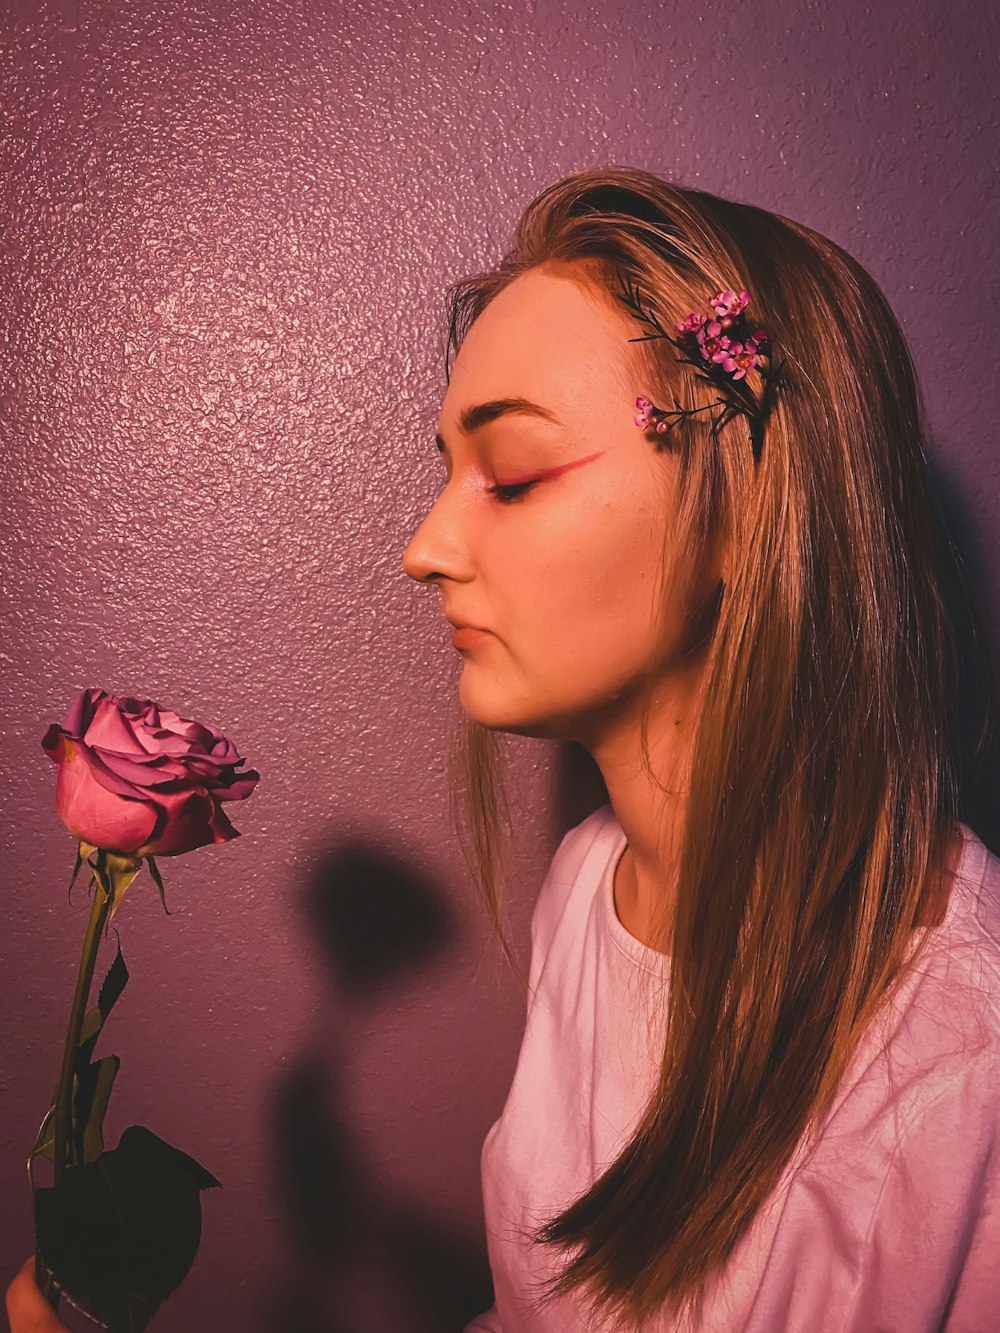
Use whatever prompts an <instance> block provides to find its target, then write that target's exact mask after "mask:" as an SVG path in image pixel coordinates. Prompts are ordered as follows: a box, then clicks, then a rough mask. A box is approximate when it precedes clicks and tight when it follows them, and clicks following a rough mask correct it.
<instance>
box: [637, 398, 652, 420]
mask: <svg viewBox="0 0 1000 1333" xmlns="http://www.w3.org/2000/svg"><path fill="white" fill-rule="evenodd" d="M635 406H636V409H637V410H636V414H635V424H636V425H637V426H649V425H651V424H652V421H653V411H654V408H653V404H652V403H651V402H650V401H649V399H648V398H643V396H642V394H640V395H639V397H638V398H637V399H636V400H635Z"/></svg>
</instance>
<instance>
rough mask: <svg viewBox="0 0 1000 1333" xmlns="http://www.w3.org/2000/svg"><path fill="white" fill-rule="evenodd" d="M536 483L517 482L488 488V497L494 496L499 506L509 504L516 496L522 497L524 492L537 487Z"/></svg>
mask: <svg viewBox="0 0 1000 1333" xmlns="http://www.w3.org/2000/svg"><path fill="white" fill-rule="evenodd" d="M537 485H538V482H537V480H536V481H519V482H516V483H513V484H511V485H510V486H488V487H487V490H488V491H489V493H490V495H495V496H496V498H497V499H498V500H499V501H500V503H501V504H511V503H512V502H513V501H514V500H516V499H517V498H518V496H520V495H523V494H524V493H525V491H530V490H531V488H532V486H537Z"/></svg>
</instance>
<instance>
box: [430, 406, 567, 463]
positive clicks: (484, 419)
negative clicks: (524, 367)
mask: <svg viewBox="0 0 1000 1333" xmlns="http://www.w3.org/2000/svg"><path fill="white" fill-rule="evenodd" d="M515 414H516V415H519V416H525V417H537V418H539V420H541V421H550V422H552V424H553V425H555V426H561V425H562V422H561V421H560V420H559V418H558V417H557V416H555V414H554V413H552V412H550V411H549V409H548V408H547V407H542V406H540V405H539V404H538V403H533V402H531V401H530V400H529V399H527V398H491V399H490V401H489V402H487V403H476V404H474V405H473V406H472V407H466V408H463V409H462V411H461V413H460V414H459V418H458V424H459V428H460V429H461V431H462V433H463V434H464V435H471V434H472V433H473V432H474V431H477V430H479V429H480V428H481V427H483V426H486V425H489V423H490V422H491V421H496V420H497V419H498V418H499V417H505V416H512V415H515ZM434 440H435V443H436V444H437V447H438V449H439V450H440V451H441V453H443V454H446V453H447V452H448V446H447V445H446V444H445V442H444V439H443V438H442V436H441V434H440V432H439V433H438V434H437V435H435V436H434Z"/></svg>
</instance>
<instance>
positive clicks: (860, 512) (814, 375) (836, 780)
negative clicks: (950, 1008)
mask: <svg viewBox="0 0 1000 1333" xmlns="http://www.w3.org/2000/svg"><path fill="white" fill-rule="evenodd" d="M566 265H569V266H572V267H571V269H570V270H568V271H571V272H572V273H574V274H576V275H578V277H579V279H580V280H581V281H582V282H586V283H589V284H597V286H598V287H599V288H601V289H602V290H603V292H604V293H605V294H606V296H607V297H608V298H609V299H611V300H614V299H615V298H616V293H617V292H619V291H620V290H621V281H622V278H623V276H624V277H627V278H628V279H629V281H631V282H632V283H633V284H634V285H635V286H636V287H637V288H638V289H639V291H640V292H641V293H642V295H643V298H644V303H645V304H646V305H650V304H651V305H653V306H654V307H655V309H656V310H657V312H658V314H659V316H660V318H661V321H662V323H663V324H664V326H665V327H672V323H673V320H674V319H679V318H683V317H684V315H685V314H686V313H687V312H688V311H690V310H701V309H704V308H705V307H706V302H707V299H708V296H709V295H710V294H711V293H712V292H714V291H716V290H718V289H733V290H739V289H740V288H741V287H743V286H746V287H747V288H749V290H750V293H751V298H750V299H751V308H752V310H753V319H754V321H759V322H760V324H762V325H763V326H764V327H765V328H766V329H767V330H768V331H769V333H770V335H771V337H772V340H773V344H774V347H775V353H776V356H777V357H779V358H782V357H783V358H785V364H786V369H785V372H784V375H783V379H784V381H785V387H784V388H783V389H781V390H780V391H779V392H778V394H777V398H776V401H775V405H774V407H773V410H772V412H771V415H770V417H769V419H768V422H767V426H766V429H765V432H764V445H763V452H762V455H761V458H760V461H759V463H757V464H755V462H754V459H753V456H752V452H751V449H750V445H749V442H748V439H747V430H746V423H745V421H744V420H743V419H742V418H740V417H737V418H736V419H735V420H733V421H731V422H730V423H728V424H727V425H726V426H724V427H723V428H722V429H721V430H720V431H719V433H718V436H717V438H715V439H713V440H710V438H709V432H708V428H707V426H706V425H705V423H704V419H701V420H699V418H688V419H685V420H684V421H683V422H681V423H679V425H678V427H677V428H676V429H674V430H672V431H671V432H670V433H669V435H668V436H661V437H658V438H659V439H661V440H667V441H669V443H668V444H667V445H666V446H665V447H670V448H673V449H675V450H676V452H677V457H678V460H679V472H678V479H679V491H678V496H677V509H676V513H675V514H674V516H673V519H672V523H673V528H672V533H671V537H672V541H674V542H677V541H679V542H681V543H683V544H685V545H686V546H687V547H688V548H690V547H691V546H692V544H693V545H694V546H695V547H697V549H699V550H702V551H707V549H708V546H709V544H710V543H711V542H712V541H713V540H716V539H717V537H718V534H719V532H720V531H722V530H724V531H725V533H726V537H727V548H728V552H729V560H728V564H727V569H726V578H725V581H724V585H720V588H719V590H718V593H719V595H718V597H717V599H716V600H715V602H714V603H713V604H712V605H711V606H710V607H709V608H708V614H707V618H706V626H707V628H706V629H705V634H706V636H708V637H709V639H710V655H709V658H708V663H707V668H706V676H705V687H704V694H703V701H702V705H701V708H700V711H699V715H698V721H697V728H696V733H695V738H694V752H695V753H696V754H697V764H695V765H693V768H692V772H691V785H690V789H689V792H688V794H687V803H686V813H685V819H684V824H683V831H682V840H681V845H680V860H679V883H678V895H677V902H676V912H675V916H674V920H673V922H672V928H671V930H670V932H669V934H667V932H666V930H665V927H664V926H663V925H662V923H661V930H660V933H659V936H658V938H659V939H660V940H661V941H662V947H663V951H664V952H668V953H669V954H670V955H671V969H670V979H669V994H668V995H667V996H665V1000H664V1002H665V1003H666V1004H667V1006H668V1013H669V1023H668V1026H667V1035H666V1039H665V1047H664V1050H663V1059H662V1065H661V1068H660V1073H659V1079H658V1084H657V1087H656V1089H655V1091H654V1093H653V1095H652V1097H651V1099H650V1100H649V1103H648V1106H647V1108H646V1110H645V1113H644V1115H643V1116H642V1118H641V1120H640V1121H639V1123H638V1126H637V1128H636V1129H635V1132H634V1134H633V1135H632V1137H631V1140H630V1141H629V1143H628V1144H627V1145H626V1147H625V1148H624V1149H623V1151H622V1152H621V1153H620V1155H619V1156H618V1157H617V1159H616V1160H615V1161H614V1162H612V1163H611V1165H610V1166H608V1167H607V1168H606V1169H605V1170H604V1171H603V1173H602V1174H601V1175H600V1177H599V1178H598V1179H597V1180H596V1181H595V1182H594V1183H593V1184H592V1185H591V1186H589V1188H587V1189H586V1190H585V1191H584V1192H583V1193H582V1194H581V1195H580V1197H579V1198H577V1199H576V1200H575V1201H574V1202H572V1203H571V1204H570V1205H569V1206H568V1207H566V1208H565V1209H563V1210H562V1211H561V1212H560V1213H559V1214H558V1215H557V1216H555V1217H553V1218H550V1219H549V1220H548V1221H547V1222H546V1223H545V1224H544V1225H543V1226H540V1227H538V1228H537V1229H535V1230H534V1231H533V1232H532V1233H531V1239H532V1240H533V1241H534V1242H535V1243H537V1244H539V1245H542V1244H544V1245H550V1246H554V1247H557V1248H558V1249H561V1250H567V1251H568V1250H570V1249H577V1250H578V1251H579V1252H578V1253H577V1254H576V1256H575V1257H574V1258H573V1259H572V1261H571V1262H569V1263H568V1264H567V1265H566V1266H565V1267H564V1268H563V1270H562V1271H561V1273H559V1274H557V1275H556V1277H555V1278H554V1279H549V1280H548V1281H547V1282H546V1283H544V1284H543V1287H544V1291H543V1294H542V1295H541V1297H540V1303H541V1304H545V1303H547V1302H548V1301H550V1300H552V1299H554V1298H555V1297H556V1296H559V1295H563V1294H567V1293H569V1292H570V1291H572V1290H574V1289H576V1288H581V1289H586V1292H587V1294H588V1295H589V1298H590V1299H591V1301H592V1302H593V1304H594V1306H595V1307H599V1308H600V1309H601V1310H602V1311H604V1312H605V1313H608V1314H610V1315H611V1316H612V1317H613V1318H614V1319H615V1320H616V1327H620V1328H631V1327H633V1326H635V1327H641V1326H642V1324H643V1321H644V1320H647V1319H648V1318H649V1317H650V1316H652V1315H653V1314H654V1313H655V1312H657V1311H659V1310H661V1309H662V1308H665V1307H669V1308H671V1309H673V1310H675V1311H677V1312H680V1311H682V1310H683V1309H685V1308H687V1309H690V1310H695V1309H696V1308H697V1306H698V1303H699V1300H700V1297H701V1294H702V1291H703V1286H704V1283H705V1280H706V1278H707V1277H708V1275H709V1274H710V1273H711V1272H712V1270H713V1269H714V1268H715V1267H716V1266H717V1265H719V1264H721V1263H722V1262H723V1261H724V1260H725V1259H726V1258H727V1256H728V1255H729V1254H730V1253H731V1252H732V1250H733V1249H734V1247H735V1245H736V1244H737V1242H738V1241H739V1239H740V1237H741V1236H742V1235H743V1234H744V1232H745V1231H746V1229H747V1227H748V1226H749V1224H750V1223H751V1221H752V1219H753V1218H754V1216H755V1214H756V1213H757V1211H758V1209H759V1207H760V1205H761V1204H762V1203H763V1201H764V1200H765V1198H766V1197H767V1195H768V1194H769V1192H770V1191H771V1189H772V1188H773V1186H774V1185H775V1184H776V1182H777V1180H778V1178H779V1176H780V1174H781V1172H782V1170H783V1169H784V1167H785V1166H786V1165H787V1164H788V1162H789V1160H790V1158H791V1156H792V1154H793V1152H794V1151H795V1149H796V1147H797V1145H798V1144H799V1143H800V1141H801V1140H802V1138H803V1135H804V1134H806V1132H807V1131H815V1130H817V1129H818V1127H819V1126H820V1125H821V1122H822V1118H823V1115H824V1113H825V1111H826V1110H827V1109H828V1107H829V1105H830V1102H831V1100H832V1097H833V1094H834V1092H835V1091H836V1088H837V1086H838V1084H839V1083H840V1081H841V1078H842V1076H843V1074H844V1072H845V1070H846V1068H847V1065H848V1063H849V1061H850V1059H851V1057H852V1055H853V1053H854V1051H855V1050H856V1048H857V1045H858V1042H859V1040H860V1038H861V1036H862V1034H863V1033H864V1031H865V1029H866V1028H867V1025H868V1023H869V1021H870V1019H871V1018H872V1016H873V1014H874V1013H875V1012H876V1010H877V1009H879V1007H880V1006H881V1005H882V1004H883V1003H885V1002H887V1000H888V999H889V997H890V995H891V993H892V992H893V989H894V987H895V986H896V985H898V984H899V983H900V981H901V980H902V979H903V976H904V975H905V974H906V972H907V969H908V968H909V967H910V966H912V965H913V964H915V963H916V961H917V958H918V957H919V955H920V953H921V951H922V948H923V946H924V945H925V944H926V942H927V940H928V939H929V929H928V928H929V927H931V926H933V925H935V924H937V923H938V922H939V920H940V918H941V915H942V913H943V911H944V906H945V896H946V890H947V883H948V881H947V875H946V864H947V857H948V854H949V852H950V849H951V848H952V847H953V846H954V845H955V843H954V841H953V840H954V838H955V837H956V836H957V828H956V823H957V821H958V819H959V782H960V778H961V765H960V761H959V759H958V757H957V755H956V751H955V745H954V741H953V731H952V723H953V718H954V714H955V711H956V706H957V697H956V696H957V686H958V671H959V663H958V658H957V651H956V640H955V632H954V626H953V623H952V621H951V618H950V613H949V611H948V609H947V607H946V604H945V601H944V598H943V596H942V590H941V584H942V578H943V577H944V576H945V574H946V573H947V572H949V571H950V573H951V575H952V576H954V574H955V573H956V572H957V573H958V585H959V586H960V588H961V589H962V591H963V593H964V594H965V595H966V597H968V594H967V591H966V588H965V583H964V581H963V580H962V578H961V573H960V570H959V568H958V565H959V557H958V553H957V551H955V549H954V547H953V546H952V544H951V543H950V541H949V540H944V539H943V532H942V529H941V528H940V527H938V526H936V522H935V511H934V506H933V502H932V496H931V493H930V490H929V485H928V479H927V476H926V455H925V452H924V443H923V442H924V438H925V433H924V428H923V424H922V408H921V403H920V398H919V389H918V385H917V381H916V377H915V374H914V370H913V366H912V362H911V358H910V355H909V352H908V349H907V346H906V342H905V339H904V337H903V334H902V332H901V330H900V328H899V326H898V323H897V321H896V319H895V317H894V316H893V314H892V311H891V310H890V308H889V305H888V303H887V302H886V299H885V297H884V296H883V295H882V293H881V291H880V290H879V288H878V287H877V285H876V283H875V282H874V280H873V279H872V278H871V277H870V276H869V274H868V273H867V272H866V271H865V270H864V269H863V268H862V266H861V265H860V264H859V263H858V262H857V261H856V260H854V259H853V258H852V257H851V256H850V255H848V254H847V253H846V252H845V251H844V250H842V249H841V248H840V247H839V246H837V245H836V244H835V243H834V242H832V241H830V240H829V239H827V238H826V237H824V236H822V235H820V234H819V233H817V232H815V231H813V230H811V229H810V228H808V227H806V226H803V225H802V224H800V223H797V222H793V221H791V220H790V219H788V218H784V217H781V216H778V215H776V214H774V213H771V212H767V211H765V210H763V209H761V208H757V207H754V206H751V205H748V204H743V203H737V202H734V201H731V200H728V199H724V198H722V197H719V196H716V195H713V194H709V193H707V192H705V191H701V190H694V189H688V188H685V187H683V186H680V185H677V184H673V183H669V182H667V181H664V180H662V179H661V178H659V177H657V176H654V175H653V174H651V173H648V172H645V171H640V170H630V169H625V168H617V167H609V168H595V169H593V170H587V171H580V172H576V173H573V174H572V175H569V176H567V177H565V178H564V179H563V180H560V181H559V182H557V183H556V184H554V185H552V186H550V187H549V188H547V189H546V190H544V191H543V192H542V193H541V194H540V195H539V196H538V197H537V198H536V199H534V200H533V201H532V203H531V204H530V205H529V206H528V208H527V209H526V211H525V212H524V214H523V216H522V217H521V219H520V221H519V223H518V225H517V229H516V233H515V237H514V241H513V245H512V247H511V249H510V251H509V252H508V253H507V254H506V255H505V256H504V258H503V260H502V261H501V263H500V264H499V265H498V266H497V267H496V268H495V269H493V270H491V271H490V272H487V273H483V274H479V275H476V276H474V277H470V278H465V279H463V280H462V281H460V282H458V283H456V284H454V285H453V286H452V287H451V288H450V289H449V317H448V343H447V350H446V374H447V373H449V372H448V371H447V363H448V355H449V353H450V352H451V351H452V350H455V351H457V350H458V348H459V347H460V346H461V343H462V341H463V339H464V337H465V335H466V333H467V332H468V329H469V328H470V327H471V325H472V323H473V322H474V320H475V319H476V318H477V317H478V316H479V314H481V313H482V311H483V310H485V308H486V307H487V305H488V304H489V303H490V301H491V300H492V299H493V298H494V297H495V296H496V295H497V294H498V293H499V292H500V291H502V290H503V289H504V288H505V287H506V286H507V285H508V284H510V283H511V282H513V281H514V280H515V279H516V278H517V277H518V276H519V275H521V274H523V273H525V272H527V271H529V270H531V269H535V268H541V267H552V266H566ZM620 309H622V310H623V309H624V307H620ZM668 321H669V323H668ZM641 332H642V329H641V327H640V325H639V324H638V323H637V324H636V334H637V336H638V335H639V334H640V333H641ZM635 347H636V350H637V360H636V365H637V367H639V368H640V369H641V370H644V371H645V373H646V374H647V375H648V378H649V381H650V384H651V385H652V386H654V387H655V390H656V392H660V393H661V394H662V397H661V399H660V401H663V400H664V399H667V400H670V399H672V398H674V397H676V398H677V400H678V401H679V402H680V403H681V404H682V405H683V406H684V407H685V408H691V407H697V406H700V405H702V404H703V403H708V402H710V401H711V400H712V399H713V397H715V396H717V395H716V391H715V389H714V386H712V385H709V384H705V383H704V382H703V381H701V380H699V378H698V377H697V376H696V375H694V373H693V371H692V370H691V368H690V367H685V366H683V365H681V364H680V363H679V362H678V359H677V356H676V353H675V350H674V349H673V347H672V346H671V344H670V343H669V342H667V341H666V340H662V341H660V340H652V341H647V342H644V343H636V344H635ZM753 374H754V372H750V375H751V376H752V375H753ZM748 378H749V377H748ZM637 387H638V386H637ZM651 396H655V393H654V394H653V395H651ZM630 406H631V404H630ZM665 553H666V541H665V544H664V557H665ZM667 574H668V571H667V568H666V565H665V559H664V563H663V567H662V569H661V575H662V578H663V579H664V580H666V577H667ZM662 586H665V584H663V585H661V587H662ZM970 612H971V613H972V614H973V615H975V612H974V609H973V608H971V604H970ZM666 649H667V644H666V639H665V638H664V641H663V644H662V648H661V651H660V653H658V655H657V661H656V662H655V663H654V664H652V665H651V670H650V672H649V683H648V688H647V689H646V691H645V693H644V697H643V709H642V720H641V737H642V758H643V764H644V767H645V769H646V771H647V773H648V774H649V775H650V777H652V778H654V779H655V780H657V782H658V781H659V780H658V778H657V775H656V774H655V773H654V772H653V768H652V764H651V762H650V755H649V745H648V741H649V736H648V722H649V710H650V707H651V703H652V688H653V684H654V682H655V677H656V673H657V670H658V669H660V668H662V665H663V662H664V661H665V656H664V655H665V653H666ZM981 665H982V666H983V668H984V670H986V671H991V666H990V663H989V661H988V657H985V656H983V657H981ZM989 697H990V699H991V698H992V696H991V695H990V696H989ZM990 725H991V719H990V718H986V719H984V724H983V728H982V731H981V733H980V736H979V741H978V745H979V746H981V745H982V744H983V742H984V740H985V738H986V735H987V731H988V728H989V726H990ZM456 739H457V744H456V747H455V751H454V755H453V776H454V778H455V779H456V784H455V785H456V786H457V779H458V777H459V776H460V775H461V776H462V777H464V797H465V817H466V819H467V821H468V823H469V826H470V828H471V831H472V842H473V855H472V857H470V858H469V864H470V868H472V869H473V872H474V874H475V875H476V878H477V881H478V884H479V888H480V891H481V894H482V897H483V900H484V903H485V905H486V908H487V910H488V913H489V916H490V918H491V921H492V923H493V926H494V928H495V931H496V934H497V937H498V939H499V941H500V944H501V948H502V950H503V952H504V955H505V957H506V958H507V961H508V963H509V964H510V965H511V967H512V969H513V970H514V971H515V973H516V974H517V976H518V979H519V981H520V983H521V985H522V987H523V988H524V989H525V990H526V989H527V978H526V977H525V975H524V973H523V971H522V969H521V968H520V967H519V965H518V964H517V962H516V960H515V958H514V955H513V951H512V950H511V948H510V945H509V943H508V941H507V939H506V935H505V932H504V929H503V925H502V922H501V913H500V895H499V889H498V876H497V860H498V857H499V852H500V842H501V817H500V814H499V809H500V806H501V805H503V806H504V808H505V809H507V811H508V820H507V827H508V829H509V807H508V806H507V805H506V795H505V793H504V792H503V788H502V778H501V776H500V773H499V768H500V764H499V751H498V748H497V745H496V738H495V736H493V735H492V734H490V733H488V729H487V728H485V727H483V726H481V725H480V724H478V723H476V722H475V721H473V720H472V719H470V718H465V719H464V721H463V722H462V724H461V728H460V734H459V736H458V737H457V738H456ZM453 790H454V788H453ZM455 822H456V828H457V831H458V832H459V836H460V838H461V839H463V845H464V837H465V833H464V831H463V829H462V827H461V821H460V819H459V818H456V820H455ZM921 928H923V929H921Z"/></svg>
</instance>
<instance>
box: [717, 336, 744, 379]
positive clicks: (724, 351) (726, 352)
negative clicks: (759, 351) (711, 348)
mask: <svg viewBox="0 0 1000 1333" xmlns="http://www.w3.org/2000/svg"><path fill="white" fill-rule="evenodd" d="M719 341H720V342H723V341H724V342H725V344H726V345H725V346H724V347H720V348H719V350H718V351H717V352H716V353H715V355H714V356H713V357H712V360H713V361H715V362H717V364H719V365H720V366H721V367H722V369H723V370H724V371H725V372H726V374H727V375H728V374H731V372H732V371H734V370H735V369H736V361H735V360H734V358H735V356H736V354H737V353H738V352H742V351H743V344H742V343H731V342H730V341H729V339H728V338H726V339H721V338H720V340H719ZM743 373H744V374H746V371H744V372H743ZM740 378H741V376H739V375H733V379H737V380H738V379H740Z"/></svg>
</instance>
